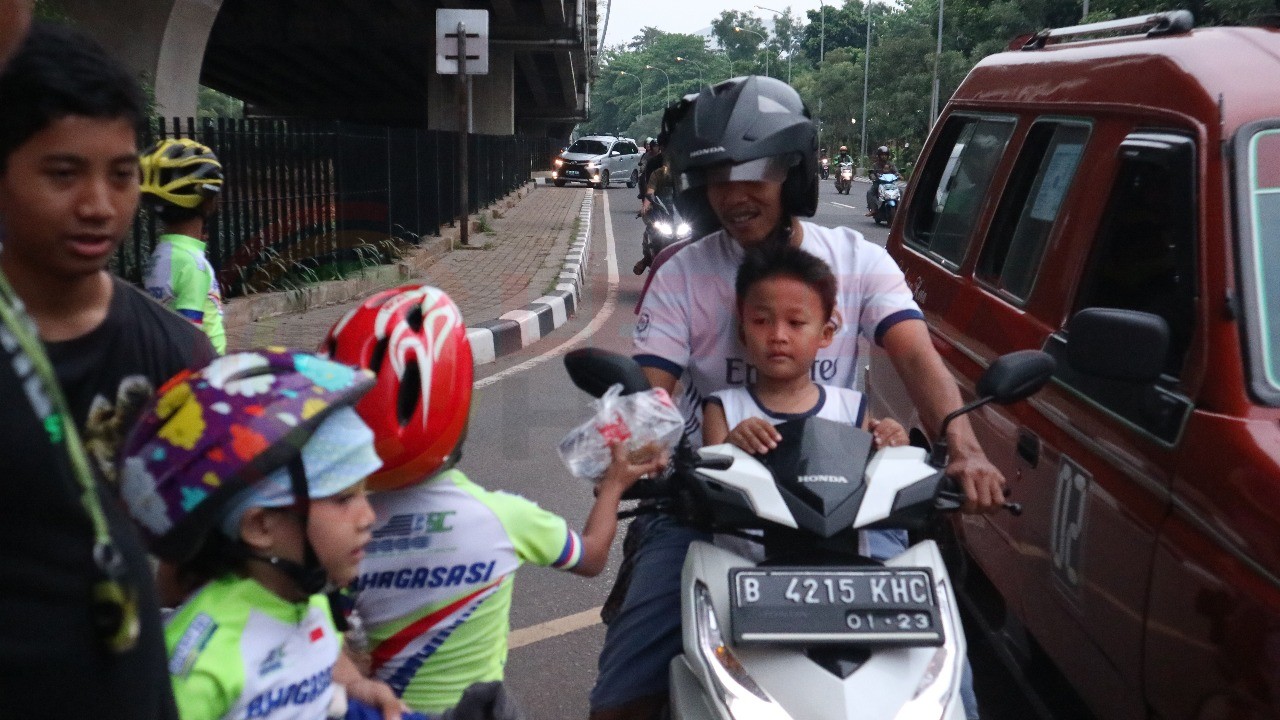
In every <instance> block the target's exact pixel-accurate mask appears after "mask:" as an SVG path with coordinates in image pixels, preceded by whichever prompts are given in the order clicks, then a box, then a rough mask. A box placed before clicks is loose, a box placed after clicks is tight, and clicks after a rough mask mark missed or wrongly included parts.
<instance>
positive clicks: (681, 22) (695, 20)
mask: <svg viewBox="0 0 1280 720" xmlns="http://www.w3.org/2000/svg"><path fill="white" fill-rule="evenodd" d="M839 1H840V0H835V2H836V3H839ZM606 2H608V3H609V4H610V5H612V6H613V7H612V9H611V11H610V14H609V27H608V29H607V30H606V32H605V38H604V44H605V45H606V46H610V45H619V44H622V43H625V42H627V41H629V40H631V38H633V37H635V36H636V35H639V34H640V29H641V28H643V27H646V26H653V27H656V28H658V29H659V30H663V31H666V32H672V33H697V32H700V31H703V30H707V31H709V29H710V27H711V22H712V21H713V20H715V19H716V18H717V17H719V15H720V12H721V11H722V10H740V11H744V12H750V13H752V14H754V15H755V16H756V17H758V18H760V19H761V20H763V21H764V25H765V27H767V28H772V27H773V18H774V17H775V16H774V14H773V13H771V12H769V11H767V10H758V9H756V8H755V5H756V2H755V0H736V2H735V3H733V4H732V5H730V4H726V3H725V2H724V0H599V12H600V22H601V23H603V22H604V13H605V6H606V5H605V4H606ZM830 2H831V0H828V4H830ZM766 3H767V4H766ZM761 4H764V5H765V7H770V8H773V9H774V10H779V11H782V10H786V9H787V8H788V7H790V8H791V14H792V15H795V16H796V17H799V18H802V19H803V18H804V15H805V11H806V10H817V9H818V8H819V6H820V2H819V0H791V2H789V3H787V4H784V3H782V2H781V0H771V1H770V0H764V2H763V3H761Z"/></svg>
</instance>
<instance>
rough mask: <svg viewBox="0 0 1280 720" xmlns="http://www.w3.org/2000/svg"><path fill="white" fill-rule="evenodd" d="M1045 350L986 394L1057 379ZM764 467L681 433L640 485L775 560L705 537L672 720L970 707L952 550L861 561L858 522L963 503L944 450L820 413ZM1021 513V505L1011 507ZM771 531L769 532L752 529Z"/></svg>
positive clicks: (995, 366) (674, 683)
mask: <svg viewBox="0 0 1280 720" xmlns="http://www.w3.org/2000/svg"><path fill="white" fill-rule="evenodd" d="M565 364H566V366H567V367H568V369H569V374H570V376H571V377H572V378H573V381H574V383H575V384H576V385H577V386H578V387H579V388H582V389H583V390H585V391H587V392H589V393H592V394H594V395H596V396H599V395H600V394H602V393H603V392H604V391H605V389H607V388H608V387H609V386H610V385H612V384H613V383H618V382H620V383H622V384H623V392H624V393H628V392H637V391H639V390H643V389H646V388H647V387H648V383H647V382H646V381H645V379H644V375H643V373H642V372H641V371H640V368H639V366H637V365H636V364H635V363H634V362H633V361H631V359H630V358H626V357H623V356H620V355H616V354H613V353H608V352H605V351H601V350H595V349H584V350H577V351H574V352H572V353H569V355H568V356H566V358H565ZM1053 368H1054V362H1053V359H1052V358H1051V357H1049V356H1048V355H1046V354H1045V353H1042V352H1039V351H1036V350H1025V351H1020V352H1016V353H1011V354H1009V355H1006V356H1004V357H1001V358H999V359H997V360H996V362H994V363H992V365H991V366H990V367H989V368H988V369H987V371H986V373H985V374H984V375H983V376H982V378H981V379H980V381H979V383H978V386H977V391H978V396H979V397H978V399H977V400H975V401H974V402H972V403H970V404H969V405H966V406H965V407H963V408H961V409H959V410H957V411H955V412H953V413H952V414H951V415H949V416H948V417H947V418H946V420H945V421H944V423H943V431H942V432H940V436H941V437H945V436H946V435H945V428H946V424H947V423H949V422H950V421H952V420H953V419H954V418H956V417H958V416H960V415H962V414H964V413H966V412H970V411H972V410H974V409H976V408H978V407H981V406H982V405H985V404H986V403H988V402H992V401H994V402H997V403H1001V404H1007V403H1012V402H1016V401H1018V400H1021V399H1023V398H1025V397H1027V396H1029V395H1031V394H1032V393H1034V392H1036V391H1037V390H1039V389H1040V387H1042V386H1043V385H1044V384H1045V383H1046V382H1047V381H1048V379H1049V377H1050V376H1051V375H1052V373H1053ZM777 428H778V430H779V432H780V433H781V434H782V436H783V441H782V442H781V443H779V446H778V448H777V449H775V450H773V451H771V452H770V453H769V454H768V455H765V456H764V457H763V458H762V459H761V460H757V459H756V458H755V457H753V456H751V455H749V454H747V453H745V452H743V451H741V450H739V449H737V448H736V447H734V446H732V445H716V446H712V447H707V448H703V449H701V450H699V451H693V450H691V449H690V448H689V446H688V444H687V443H682V444H681V446H680V447H679V448H678V449H677V451H676V452H675V454H674V456H673V459H672V463H671V467H672V472H671V473H670V474H669V475H668V476H667V477H666V478H664V479H661V480H656V481H649V480H642V481H641V483H640V484H638V485H637V487H636V489H635V490H636V492H635V493H633V494H632V496H636V497H647V498H653V499H655V503H656V504H655V505H654V507H655V508H656V511H657V512H665V513H669V514H671V515H673V516H675V517H677V518H679V519H680V520H681V521H682V522H685V523H687V524H690V525H693V526H696V527H701V528H703V529H707V530H713V531H716V532H720V533H730V534H736V535H739V536H740V537H742V538H745V539H747V540H750V541H752V542H754V543H758V544H759V546H760V548H761V549H762V557H751V558H748V557H745V556H743V555H741V554H737V553H735V552H732V551H729V550H726V549H723V548H721V547H717V546H715V545H712V544H709V543H703V542H695V543H693V544H692V546H691V547H690V549H689V553H688V556H687V557H686V559H685V564H684V570H683V573H682V576H681V592H682V599H681V613H682V621H683V633H684V652H683V654H682V655H680V656H678V657H676V658H675V659H674V660H673V661H672V663H671V700H670V716H671V717H672V718H674V719H675V720H741V719H745V718H751V719H752V720H828V719H830V720H850V719H854V718H876V719H881V718H897V719H899V720H909V719H912V718H930V720H934V719H940V718H941V719H948V720H959V719H961V718H963V717H964V712H963V709H962V703H961V699H960V682H961V674H962V671H963V664H964V661H965V653H966V645H965V638H964V632H963V629H962V628H961V625H960V616H959V609H958V607H957V604H956V598H955V594H954V592H953V589H952V587H951V581H950V578H949V576H948V574H947V570H946V567H945V566H944V565H943V561H942V557H941V555H940V553H939V551H938V547H937V545H936V544H935V543H934V542H933V541H932V540H924V541H921V542H918V543H916V544H914V545H912V546H911V547H910V548H908V549H907V550H905V551H904V552H903V553H901V554H900V555H898V556H897V557H894V558H892V559H890V560H888V561H887V562H884V563H879V562H877V561H875V560H872V559H870V558H867V557H862V556H859V555H858V554H857V548H858V542H857V532H858V530H862V529H871V528H881V527H907V528H916V529H919V528H923V527H926V526H928V525H929V524H931V523H932V522H935V521H936V519H937V515H938V512H939V511H953V510H957V509H958V508H959V507H960V505H961V503H962V502H963V495H962V493H960V492H959V491H958V490H957V489H956V488H955V484H954V482H952V481H950V480H949V479H948V478H947V477H946V476H945V474H944V473H943V470H942V468H944V467H945V466H946V458H947V449H946V447H945V445H943V444H939V445H935V446H934V447H933V449H932V452H929V451H926V450H925V449H922V448H918V447H897V448H886V449H883V450H880V451H878V452H875V453H874V454H873V453H872V451H871V448H872V439H871V436H870V434H868V433H866V432H864V431H862V430H860V429H858V428H855V427H852V426H850V425H845V424H841V423H835V422H831V421H828V420H821V419H816V418H808V419H803V420H793V421H789V422H786V423H783V424H781V425H778V426H777ZM1006 507H1007V509H1009V510H1010V511H1011V512H1015V513H1017V512H1020V511H1021V508H1019V507H1018V506H1017V505H1016V504H1013V503H1007V504H1006ZM751 532H759V534H750V533H751Z"/></svg>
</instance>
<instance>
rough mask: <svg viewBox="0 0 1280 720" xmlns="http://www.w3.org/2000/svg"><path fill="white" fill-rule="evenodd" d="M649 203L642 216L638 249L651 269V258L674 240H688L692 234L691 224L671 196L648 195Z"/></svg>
mask: <svg viewBox="0 0 1280 720" xmlns="http://www.w3.org/2000/svg"><path fill="white" fill-rule="evenodd" d="M649 203H650V205H649V212H648V214H646V215H645V216H644V237H643V238H641V241H640V242H641V246H640V250H641V252H643V253H644V259H645V261H646V263H645V264H646V265H647V266H648V267H649V268H651V269H652V267H653V259H654V258H655V257H657V256H658V253H660V252H662V250H663V249H664V248H666V247H667V246H668V245H670V244H672V243H674V242H678V241H680V240H688V239H689V237H690V236H691V235H692V234H693V226H691V225H690V224H689V223H687V222H685V220H684V218H683V217H681V215H680V210H679V209H678V208H677V207H676V204H675V200H673V199H672V198H670V197H668V198H666V199H665V200H664V199H663V198H662V197H660V196H658V195H650V196H649Z"/></svg>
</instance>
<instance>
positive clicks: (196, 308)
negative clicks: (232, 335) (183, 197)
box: [146, 234, 227, 354]
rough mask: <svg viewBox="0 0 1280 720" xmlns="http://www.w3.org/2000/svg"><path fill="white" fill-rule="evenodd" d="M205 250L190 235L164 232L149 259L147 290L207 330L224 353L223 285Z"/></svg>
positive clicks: (225, 340)
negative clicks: (165, 233) (220, 284)
mask: <svg viewBox="0 0 1280 720" xmlns="http://www.w3.org/2000/svg"><path fill="white" fill-rule="evenodd" d="M204 250H205V244H204V243H202V242H200V241H199V240H197V239H195V238H193V237H190V236H188V235H174V234H169V235H161V236H160V239H159V241H158V242H157V243H156V248H155V250H152V251H151V259H150V261H149V262H148V263H147V278H146V285H147V292H148V293H150V294H151V297H154V298H155V299H156V300H159V301H160V303H161V304H163V305H164V306H165V307H167V308H169V309H170V310H174V311H176V312H177V313H178V314H179V315H181V316H183V317H185V318H186V319H188V320H190V321H191V322H192V323H194V324H195V325H196V326H197V327H199V328H200V329H201V330H204V333H205V335H208V336H209V342H211V343H213V349H214V350H217V351H218V353H219V354H222V353H225V352H226V351H227V332H226V329H225V328H224V327H223V325H222V288H221V287H220V286H219V285H218V277H217V275H216V274H215V273H214V271H213V266H212V265H210V264H209V260H208V259H207V258H206V257H205V254H204Z"/></svg>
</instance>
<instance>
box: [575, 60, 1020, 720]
mask: <svg viewBox="0 0 1280 720" xmlns="http://www.w3.org/2000/svg"><path fill="white" fill-rule="evenodd" d="M762 107H764V108H781V111H774V112H764V111H761V110H760V108H762ZM673 110H674V112H676V113H679V117H678V118H677V117H673V118H672V121H671V126H672V128H673V129H672V131H671V133H670V134H669V135H668V136H667V137H666V138H664V139H667V140H669V142H668V143H667V151H668V153H669V162H670V171H671V174H672V176H673V179H674V181H675V184H676V187H677V188H679V196H678V200H679V202H680V205H681V207H682V208H687V209H688V210H689V211H690V213H691V214H692V215H694V216H701V215H702V214H704V213H711V214H712V215H713V216H714V217H715V218H716V219H718V220H719V221H720V224H721V226H722V231H721V232H714V233H710V234H708V235H706V236H705V237H702V238H701V239H700V240H698V241H696V242H693V243H690V244H688V245H685V246H684V247H682V248H681V249H680V250H679V251H677V252H676V253H674V254H673V255H672V256H671V257H670V258H668V260H667V263H668V264H667V265H666V266H664V268H663V270H662V272H660V273H657V274H656V275H655V276H653V278H654V281H653V283H652V284H651V285H650V286H649V287H647V288H646V290H645V294H644V296H643V297H642V299H641V304H640V307H639V309H638V316H639V317H638V319H637V323H636V327H635V332H634V336H633V352H634V354H635V356H636V360H637V361H638V362H639V364H640V365H641V366H642V368H643V369H644V373H645V376H646V378H647V379H648V381H649V383H650V384H651V385H653V386H655V387H661V388H663V389H664V390H667V391H668V392H674V391H675V388H676V384H677V382H680V383H681V384H682V386H683V391H682V393H681V395H682V397H681V401H682V405H683V406H684V409H685V410H686V411H687V412H686V429H687V431H688V432H689V437H690V441H691V442H693V443H700V442H701V433H700V429H701V402H700V400H701V398H705V397H706V396H708V395H710V393H712V392H714V391H717V390H721V389H724V388H726V387H729V386H733V385H739V384H741V383H743V382H744V381H745V372H737V371H733V370H732V369H733V368H742V367H744V365H743V360H742V357H743V351H742V350H741V349H740V347H739V344H738V343H739V339H738V338H739V336H738V334H737V320H736V318H735V316H734V308H735V306H736V300H735V295H734V286H733V277H734V276H735V274H736V272H737V266H738V264H739V262H740V260H741V258H742V255H743V253H744V252H745V250H746V249H747V248H749V247H753V246H759V245H761V244H763V243H788V244H792V245H794V246H797V247H800V248H801V249H803V250H805V251H806V252H809V253H810V254H813V255H816V256H818V257H820V258H821V259H823V260H824V261H825V262H827V264H828V265H829V266H831V267H832V268H833V270H834V272H835V275H836V277H837V278H839V279H840V283H841V287H842V290H841V293H842V295H841V297H845V298H847V300H846V302H848V306H847V307H846V308H845V310H844V311H843V312H842V313H841V316H842V317H844V318H846V322H847V323H848V324H847V325H845V326H844V327H842V329H841V331H840V332H839V334H838V337H839V342H838V343H833V345H832V346H831V347H830V348H829V349H824V350H823V353H826V355H825V357H824V356H820V357H822V361H823V362H828V361H829V363H828V364H829V367H830V372H829V373H828V375H829V377H827V376H824V379H825V380H826V381H828V382H830V383H831V384H834V385H839V386H844V387H849V386H851V385H852V383H853V382H854V381H855V375H856V373H855V369H856V367H857V364H858V358H857V355H858V351H857V341H858V337H859V335H861V336H863V337H866V338H868V339H874V341H875V342H877V343H879V344H880V345H881V346H883V347H884V348H885V349H886V350H887V351H888V354H889V356H890V357H891V358H892V359H893V362H894V365H895V368H896V369H897V371H898V373H899V374H900V375H901V376H902V377H903V378H904V381H905V385H906V386H907V387H908V388H910V392H911V394H912V399H913V401H914V402H915V403H916V405H917V407H918V408H919V409H920V413H921V416H922V417H924V418H927V419H926V420H925V422H926V424H928V425H930V426H931V427H933V428H937V427H939V426H940V424H941V420H942V418H943V417H944V416H946V415H947V414H948V413H949V412H951V411H952V410H954V409H955V408H958V407H960V405H961V397H960V393H959V389H958V388H957V387H956V384H955V382H954V380H952V379H951V377H950V375H949V373H948V372H947V370H946V366H945V365H943V363H942V360H941V358H940V357H939V356H938V355H937V351H936V350H934V349H933V346H932V341H931V340H930V339H929V338H930V336H929V331H928V328H927V326H925V324H924V319H923V315H922V314H921V313H920V312H919V310H918V308H916V306H915V304H914V300H912V299H911V294H910V289H909V288H907V286H906V282H905V280H904V279H903V278H902V275H901V272H900V271H898V270H897V267H896V265H894V264H893V262H892V260H891V259H889V257H888V256H887V255H885V254H884V251H883V250H882V249H880V248H879V247H878V246H876V245H874V244H872V243H870V242H869V241H867V240H866V239H865V238H863V237H862V236H861V235H859V234H858V233H856V232H855V231H853V230H850V229H848V228H825V227H822V226H819V225H815V224H813V223H809V222H803V221H801V220H800V218H807V217H811V216H812V215H813V214H814V212H815V210H816V208H817V205H818V179H817V175H818V174H817V168H816V167H815V165H816V159H817V152H816V151H817V138H816V135H817V129H816V126H815V125H814V124H813V121H812V119H811V116H810V114H809V111H808V109H807V108H806V107H805V106H804V104H803V102H802V101H801V99H800V96H799V95H798V94H797V93H796V92H795V90H793V89H792V88H790V87H788V86H787V85H786V84H785V83H782V82H781V81H778V80H774V79H771V78H762V77H758V76H751V77H742V78H735V79H734V80H732V81H726V82H724V83H720V84H718V85H716V86H715V87H712V88H703V89H702V91H701V92H700V93H699V94H698V95H697V96H696V97H695V98H694V99H692V100H688V99H686V101H685V102H683V103H681V105H680V106H678V107H676V108H674V109H673ZM668 112H669V113H671V112H673V111H668ZM665 123H666V119H665V118H664V124H665ZM742 128H751V129H752V131H753V132H752V133H750V134H747V133H744V132H742V130H741V129H742ZM845 152H846V153H847V148H846V149H845ZM849 161H852V158H849ZM695 236H696V235H695ZM695 291H696V293H697V297H698V300H699V302H698V303H697V305H696V308H695V309H693V311H690V309H691V307H693V306H691V305H690V303H689V298H690V297H693V296H694V292H695ZM864 301H865V302H864ZM726 367H728V368H730V369H731V372H729V373H726V372H725V368H726ZM948 435H954V437H953V438H952V439H953V443H952V447H955V448H959V449H960V450H959V457H958V458H957V460H955V461H953V463H952V467H951V468H950V469H949V471H948V472H951V473H953V474H955V475H957V476H959V477H960V478H961V484H962V486H964V487H965V488H966V493H967V495H968V500H967V502H966V508H967V509H969V510H977V511H991V510H992V509H994V508H998V507H1000V503H1002V502H1003V492H1002V490H1003V486H1004V478H1003V477H1002V476H1001V475H1000V473H999V471H998V470H996V469H995V467H994V466H993V465H991V463H990V462H989V461H988V460H987V459H986V456H985V454H983V452H982V449H981V447H980V446H979V445H978V443H977V439H976V438H975V437H974V436H973V433H972V429H971V428H970V427H969V425H968V423H967V422H965V421H961V422H959V423H956V424H954V425H952V426H949V429H948ZM638 525H640V527H637V526H638ZM631 532H633V533H636V536H635V537H636V540H635V545H634V547H635V550H634V553H633V554H632V555H631V567H632V572H631V576H630V583H629V585H628V586H627V587H626V588H625V590H623V595H624V597H623V598H622V600H621V603H620V607H619V608H618V611H617V613H616V615H614V616H613V617H612V620H611V622H610V623H609V627H608V631H607V633H606V636H605V642H604V647H603V648H602V650H601V656H600V663H599V674H598V677H597V681H596V686H595V688H593V690H592V693H591V699H590V705H591V718H592V720H641V719H643V720H649V718H653V717H656V716H658V715H659V714H660V713H661V711H662V708H663V706H664V705H665V704H666V699H667V698H666V695H667V688H668V665H669V663H670V661H671V659H672V658H673V657H675V656H676V655H678V654H679V653H680V652H681V648H682V644H681V633H680V613H679V608H680V572H681V566H682V564H683V562H684V556H685V553H686V551H687V548H688V546H689V543H690V542H692V541H693V540H694V539H698V538H699V537H700V535H699V533H698V531H697V530H696V529H693V528H688V527H684V526H680V525H679V524H678V523H675V522H674V521H672V520H670V519H668V518H660V517H653V516H650V517H646V518H643V519H641V520H637V521H636V523H633V525H632V530H631Z"/></svg>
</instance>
